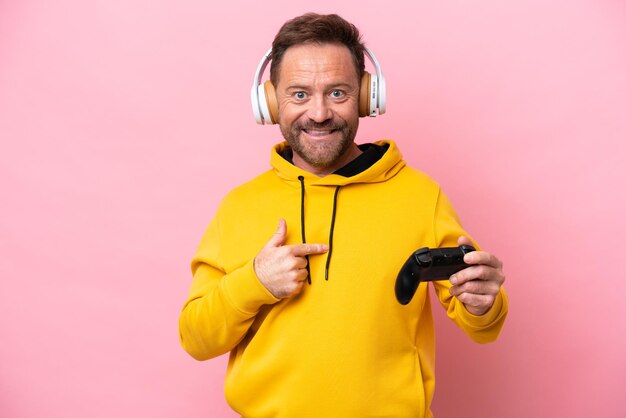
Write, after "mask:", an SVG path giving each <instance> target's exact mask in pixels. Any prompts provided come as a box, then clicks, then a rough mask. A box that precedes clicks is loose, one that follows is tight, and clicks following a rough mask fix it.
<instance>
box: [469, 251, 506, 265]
mask: <svg viewBox="0 0 626 418" xmlns="http://www.w3.org/2000/svg"><path fill="white" fill-rule="evenodd" d="M463 261H465V262H466V263H467V264H483V265H486V266H490V267H493V268H500V267H502V262H501V261H500V260H499V259H498V257H496V256H495V255H493V254H491V253H488V252H486V251H472V252H471V253H467V254H465V256H464V257H463Z"/></svg>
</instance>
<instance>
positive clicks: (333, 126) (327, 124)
mask: <svg viewBox="0 0 626 418" xmlns="http://www.w3.org/2000/svg"><path fill="white" fill-rule="evenodd" d="M294 127H295V128H297V129H299V130H305V131H308V130H311V129H314V130H320V131H336V130H339V129H343V128H345V124H344V123H337V122H334V121H332V120H328V121H324V122H322V123H317V122H313V121H308V122H305V123H297V124H295V126H294Z"/></svg>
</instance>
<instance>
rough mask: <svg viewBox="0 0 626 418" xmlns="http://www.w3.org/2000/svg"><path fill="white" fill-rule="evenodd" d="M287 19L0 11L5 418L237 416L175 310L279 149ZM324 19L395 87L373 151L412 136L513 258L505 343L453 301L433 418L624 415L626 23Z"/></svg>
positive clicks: (323, 7)
mask: <svg viewBox="0 0 626 418" xmlns="http://www.w3.org/2000/svg"><path fill="white" fill-rule="evenodd" d="M294 3H296V2H293V1H279V2H273V3H271V5H270V4H267V3H264V2H255V5H252V4H250V3H249V2H243V1H236V0H232V1H228V2H222V3H221V4H220V5H217V6H216V5H214V4H212V2H209V1H197V0H196V1H186V2H177V1H173V0H126V1H111V0H106V1H105V0H92V1H79V0H75V1H71V0H57V1H55V2H46V1H35V0H13V1H11V0H0V140H1V145H2V147H1V152H0V215H1V216H0V279H1V281H0V336H1V344H0V416H2V417H86V416H89V417H130V416H146V417H181V416H186V417H209V416H210V417H232V416H234V414H233V413H232V412H230V411H229V409H228V407H227V406H226V404H225V401H224V400H223V394H222V379H223V376H224V371H225V367H226V357H221V358H218V359H214V360H211V361H208V362H204V363H198V362H196V361H194V360H192V359H191V357H189V356H187V355H186V354H185V353H184V352H183V350H182V349H181V348H180V345H179V342H178V330H177V321H178V314H179V311H180V308H181V307H182V303H183V301H184V299H185V297H186V294H187V291H188V287H189V284H190V280H191V277H190V271H189V261H190V258H191V256H192V254H193V252H194V250H195V248H196V245H197V244H198V242H199V239H200V237H201V234H202V232H203V231H204V228H205V227H206V225H207V223H208V222H209V220H210V218H211V217H212V215H213V213H214V212H215V209H216V206H217V205H218V203H219V201H220V199H221V198H222V196H223V195H224V194H225V193H226V192H227V191H228V190H230V189H231V188H233V187H234V186H236V185H237V184H240V183H241V182H243V181H245V180H247V179H249V178H251V177H252V176H254V175H256V174H258V173H260V172H261V171H263V170H265V169H267V168H268V166H269V165H268V160H269V148H270V147H271V145H273V144H274V143H275V142H277V141H278V140H279V139H280V134H279V131H278V129H277V128H276V127H260V126H257V125H256V124H255V123H254V119H253V116H252V112H251V109H250V104H249V97H248V94H249V88H250V85H251V83H252V78H253V74H254V70H255V69H256V65H257V63H258V60H259V58H260V57H261V55H262V54H263V53H264V52H265V51H266V50H267V48H268V47H269V45H270V43H271V40H272V38H273V36H274V34H275V32H276V31H277V30H278V28H279V26H280V25H281V24H282V22H284V21H285V20H286V19H288V18H291V17H293V16H295V15H298V14H301V13H303V12H306V11H309V10H311V7H313V6H310V5H309V6H304V4H310V3H308V2H307V3H304V2H303V3H301V4H300V5H298V4H294ZM396 3H410V4H407V5H405V6H399V5H397V4H396ZM338 4H341V6H337V5H338ZM314 10H316V11H320V12H333V11H334V12H338V13H339V14H341V15H343V16H344V17H346V18H347V19H348V20H351V21H353V22H354V23H355V24H357V26H359V27H360V29H361V30H362V32H363V34H364V39H365V41H366V43H367V44H368V45H369V46H370V47H371V48H372V50H373V51H374V52H375V53H376V55H377V56H378V59H379V60H380V62H381V65H382V68H383V71H384V74H385V76H386V78H387V82H388V97H389V105H388V113H387V114H386V115H385V116H383V117H381V118H378V119H368V120H363V121H362V123H361V129H360V131H359V136H358V138H357V140H358V142H368V141H372V140H376V139H380V138H393V139H395V140H396V141H397V142H398V143H399V145H400V147H401V149H402V150H403V154H404V156H405V158H406V160H407V161H408V162H409V163H410V164H411V165H413V166H415V167H418V168H420V169H422V170H423V171H425V172H427V173H429V174H430V175H432V176H433V177H435V178H436V179H437V180H438V181H439V182H440V183H441V184H442V185H443V187H444V189H445V190H446V191H447V193H448V194H449V195H450V197H451V199H452V201H453V203H454V204H455V206H456V208H457V210H458V212H459V213H460V215H461V218H462V220H463V221H464V224H465V226H466V228H467V229H468V230H469V232H470V233H472V234H473V235H474V236H475V238H476V239H477V240H478V241H479V242H480V243H481V245H482V246H483V247H484V248H485V249H487V250H490V251H491V252H493V253H495V254H497V255H498V256H499V257H500V258H502V259H503V260H504V262H505V271H506V273H507V277H508V280H507V282H506V287H507V290H508V292H509V295H510V314H509V318H508V323H507V324H506V326H505V329H504V331H503V333H502V335H501V338H500V340H499V341H498V342H496V343H495V344H491V345H486V346H480V345H476V344H474V343H472V342H471V341H470V340H469V339H468V338H467V337H466V336H465V335H463V334H462V333H461V332H460V331H459V330H458V329H457V328H456V327H455V326H454V325H453V324H451V323H450V322H449V321H447V320H446V319H445V318H444V316H443V314H442V310H441V309H439V306H435V308H436V309H435V311H436V321H437V327H438V331H439V332H438V352H437V356H438V357H437V373H438V383H437V392H436V395H435V403H434V412H435V414H436V416H438V417H461V416H462V417H481V418H485V417H486V418H489V417H514V418H517V417H520V418H521V417H590V416H592V417H623V416H626V401H625V400H624V394H623V392H624V388H625V387H626V378H625V376H626V360H625V354H624V353H626V332H625V331H626V326H625V322H626V321H625V320H626V307H625V306H626V304H625V303H624V296H623V295H624V293H625V292H624V285H623V283H624V280H623V279H624V273H623V267H622V266H623V264H624V263H623V261H622V260H623V259H624V255H623V254H624V251H623V250H622V249H621V245H622V244H623V241H624V240H623V236H624V233H625V232H626V228H625V213H626V202H625V193H624V188H625V187H624V183H625V181H624V180H625V179H626V169H625V168H624V160H625V157H626V146H625V145H624V142H625V140H626V5H625V3H624V2H622V1H618V0H614V1H610V0H588V1H573V0H568V1H565V0H563V1H540V0H532V1H527V0H524V1H522V0H520V1H501V0H499V1H498V0H489V1H469V0H467V1H452V0H446V1H415V2H382V3H381V2H373V1H369V2H368V1H365V2H364V1H351V0H349V1H344V2H337V1H336V0H333V1H325V0H323V1H318V2H315V9H314ZM381 373H384V370H381Z"/></svg>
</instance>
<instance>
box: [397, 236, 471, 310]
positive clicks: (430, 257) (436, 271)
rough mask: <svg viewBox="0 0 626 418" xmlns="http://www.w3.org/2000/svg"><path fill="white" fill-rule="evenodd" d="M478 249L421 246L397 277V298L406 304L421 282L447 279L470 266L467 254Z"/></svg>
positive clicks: (465, 246) (463, 246) (462, 246)
mask: <svg viewBox="0 0 626 418" xmlns="http://www.w3.org/2000/svg"><path fill="white" fill-rule="evenodd" d="M472 251H476V249H475V248H474V247H472V246H471V245H461V246H459V247H447V248H432V249H431V248H428V247H424V248H420V249H419V250H417V251H415V252H414V253H413V254H411V256H410V257H409V259H408V260H407V261H406V262H405V263H404V266H402V269H400V273H398V278H397V279H396V299H398V302H400V303H401V304H402V305H406V304H407V303H409V302H410V301H411V299H413V295H414V294H415V291H416V290H417V286H418V285H419V284H420V283H421V282H429V281H433V280H447V279H449V278H450V276H452V275H453V274H454V273H456V272H458V271H460V270H463V269H464V268H466V267H469V266H470V264H466V263H465V262H464V261H463V257H464V256H465V254H467V253H470V252H472Z"/></svg>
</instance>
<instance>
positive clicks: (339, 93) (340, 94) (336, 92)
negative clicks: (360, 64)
mask: <svg viewBox="0 0 626 418" xmlns="http://www.w3.org/2000/svg"><path fill="white" fill-rule="evenodd" d="M330 95H331V96H332V97H333V98H335V99H340V98H342V97H343V96H344V92H343V91H341V90H333V91H331V92H330Z"/></svg>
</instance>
